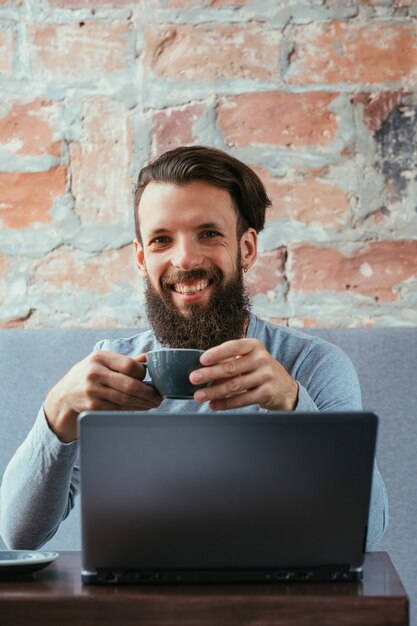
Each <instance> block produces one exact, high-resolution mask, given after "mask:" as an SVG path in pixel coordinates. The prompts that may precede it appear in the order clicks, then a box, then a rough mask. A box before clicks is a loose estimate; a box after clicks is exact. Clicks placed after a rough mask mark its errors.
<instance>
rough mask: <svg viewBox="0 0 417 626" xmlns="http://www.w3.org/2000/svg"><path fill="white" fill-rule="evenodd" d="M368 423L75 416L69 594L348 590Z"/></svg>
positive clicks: (344, 418) (372, 425) (330, 417)
mask: <svg viewBox="0 0 417 626" xmlns="http://www.w3.org/2000/svg"><path fill="white" fill-rule="evenodd" d="M376 433H377V417H376V416H375V415H374V414H372V413H367V412H357V413H320V412H316V413H283V412H276V413H259V412H256V413H255V412H254V413H243V412H242V413H236V412H234V413H195V414H190V413H188V414H173V413H169V414H161V413H159V414H158V413H142V412H132V413H126V412H85V413H83V414H82V415H81V416H80V439H81V441H80V445H81V518H82V568H83V569H82V580H83V582H84V583H96V584H123V583H136V584H137V583H177V582H208V581H214V582H223V581H232V582H241V581H251V582H252V581H268V582H272V581H276V582H279V581H286V582H288V581H300V580H302V581H306V580H308V581H313V580H320V581H322V580H341V581H346V580H358V579H360V578H361V573H362V564H363V559H364V553H365V545H366V535H367V523H368V511H369V501H370V490H371V482H372V471H373V461H374V452H375V441H376Z"/></svg>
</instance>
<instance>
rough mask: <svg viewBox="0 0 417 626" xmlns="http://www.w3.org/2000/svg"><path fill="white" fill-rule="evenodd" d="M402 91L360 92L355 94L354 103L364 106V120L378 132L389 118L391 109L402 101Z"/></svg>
mask: <svg viewBox="0 0 417 626" xmlns="http://www.w3.org/2000/svg"><path fill="white" fill-rule="evenodd" d="M402 95H403V93H402V92H401V91H383V92H382V93H377V94H368V93H360V94H357V95H356V96H354V98H353V103H354V104H362V105H363V107H364V112H363V120H364V122H365V124H366V125H367V126H368V128H369V129H370V130H371V131H373V132H376V131H378V130H379V129H380V128H381V126H382V124H383V122H384V121H385V120H386V119H387V117H388V116H389V114H390V113H391V111H392V110H393V109H394V107H396V106H397V105H398V104H399V103H400V102H401V97H402Z"/></svg>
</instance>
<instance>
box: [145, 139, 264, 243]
mask: <svg viewBox="0 0 417 626" xmlns="http://www.w3.org/2000/svg"><path fill="white" fill-rule="evenodd" d="M196 180H202V181H205V182H207V183H209V184H211V185H213V186H214V187H220V188H221V189H225V190H226V191H228V192H229V194H230V195H231V197H232V201H233V205H234V207H235V210H236V213H237V217H238V220H237V235H238V238H240V237H241V235H242V234H243V233H244V232H245V230H247V229H248V228H254V229H255V230H256V232H257V233H259V231H261V230H262V229H263V227H264V224H265V211H266V209H267V207H269V206H270V205H271V201H270V199H269V198H268V196H267V193H266V190H265V187H264V185H263V183H262V181H261V179H260V178H259V176H258V175H257V174H255V172H254V171H253V170H252V169H251V168H250V167H248V166H247V165H245V164H244V163H242V162H241V161H239V160H238V159H236V158H235V157H232V156H230V155H229V154H227V153H226V152H223V151H222V150H217V149H216V148H208V147H206V146H182V147H180V148H174V149H173V150H169V151H168V152H165V153H164V154H162V155H161V156H159V157H158V158H157V159H156V160H155V161H153V162H152V163H150V164H149V165H146V166H145V167H144V168H142V169H141V171H140V172H139V177H138V182H137V185H136V188H135V192H134V194H135V195H134V214H135V230H136V236H137V238H138V240H139V241H140V240H141V239H140V230H139V215H138V213H139V212H138V207H139V202H140V199H141V196H142V193H143V191H144V189H145V187H146V185H148V183H151V182H155V183H174V184H177V185H186V184H187V183H191V182H193V181H196Z"/></svg>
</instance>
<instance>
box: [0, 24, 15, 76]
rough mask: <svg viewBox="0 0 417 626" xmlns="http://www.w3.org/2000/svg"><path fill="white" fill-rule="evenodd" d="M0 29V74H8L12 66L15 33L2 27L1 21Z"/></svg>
mask: <svg viewBox="0 0 417 626" xmlns="http://www.w3.org/2000/svg"><path fill="white" fill-rule="evenodd" d="M0 29H1V30H0V74H5V75H8V74H10V73H11V71H12V66H13V48H14V41H15V35H14V33H13V32H12V31H11V30H10V29H7V28H4V29H3V28H2V24H1V23H0Z"/></svg>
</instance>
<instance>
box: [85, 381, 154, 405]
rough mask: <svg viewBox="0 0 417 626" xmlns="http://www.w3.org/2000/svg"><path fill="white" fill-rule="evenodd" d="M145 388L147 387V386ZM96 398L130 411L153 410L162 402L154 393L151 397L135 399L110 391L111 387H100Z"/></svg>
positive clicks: (113, 390) (114, 390) (119, 392)
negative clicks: (135, 409)
mask: <svg viewBox="0 0 417 626" xmlns="http://www.w3.org/2000/svg"><path fill="white" fill-rule="evenodd" d="M145 386H146V387H147V386H148V385H145ZM151 391H152V390H151ZM97 397H98V398H100V399H101V400H104V401H107V402H111V403H112V404H114V405H117V406H118V407H120V406H125V407H129V408H130V409H134V408H139V409H142V410H144V409H153V408H155V407H157V406H159V405H160V404H161V402H162V400H163V398H162V397H161V396H160V395H158V394H156V392H155V393H154V395H152V396H151V397H137V396H136V397H135V396H130V395H127V394H125V393H123V392H121V391H118V390H116V389H112V388H111V387H101V388H100V389H98V390H97Z"/></svg>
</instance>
